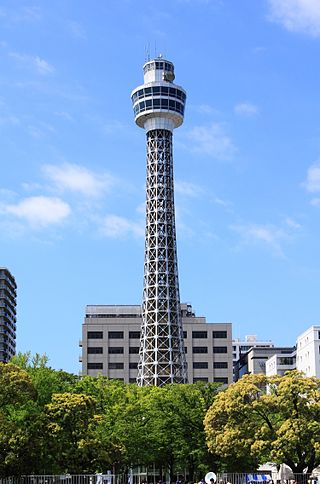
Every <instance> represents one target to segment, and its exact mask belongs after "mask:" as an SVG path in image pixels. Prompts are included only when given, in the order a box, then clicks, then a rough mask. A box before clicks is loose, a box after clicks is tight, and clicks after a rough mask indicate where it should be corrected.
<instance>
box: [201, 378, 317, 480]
mask: <svg viewBox="0 0 320 484" xmlns="http://www.w3.org/2000/svg"><path fill="white" fill-rule="evenodd" d="M205 431H206V435H207V443H208V447H209V449H210V451H211V452H214V453H216V454H218V455H219V457H220V458H221V463H222V465H224V466H228V469H229V470H231V468H232V469H234V470H237V471H248V470H251V469H256V468H257V466H258V465H259V464H261V463H264V462H267V461H272V462H275V463H277V464H281V463H285V464H287V465H289V466H290V467H291V469H292V470H293V471H294V472H296V473H300V472H302V471H303V470H304V469H306V468H307V469H308V471H309V472H311V471H312V469H313V468H314V467H316V466H317V465H319V464H320V380H319V379H317V378H306V377H305V376H304V375H303V374H301V373H299V372H297V371H290V372H287V373H286V374H285V376H283V377H280V376H274V377H269V378H268V377H266V376H264V375H245V376H244V377H243V378H241V380H239V381H238V382H237V383H234V384H232V385H230V386H229V388H227V389H226V390H225V391H224V392H221V393H219V394H218V395H217V397H216V398H215V400H214V402H213V404H212V406H211V408H210V409H209V411H208V413H207V415H206V418H205Z"/></svg>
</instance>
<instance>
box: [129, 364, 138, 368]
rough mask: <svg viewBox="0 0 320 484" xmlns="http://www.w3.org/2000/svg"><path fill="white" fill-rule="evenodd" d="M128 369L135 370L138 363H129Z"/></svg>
mask: <svg viewBox="0 0 320 484" xmlns="http://www.w3.org/2000/svg"><path fill="white" fill-rule="evenodd" d="M129 368H130V370H136V369H137V368H138V363H133V362H132V363H129Z"/></svg>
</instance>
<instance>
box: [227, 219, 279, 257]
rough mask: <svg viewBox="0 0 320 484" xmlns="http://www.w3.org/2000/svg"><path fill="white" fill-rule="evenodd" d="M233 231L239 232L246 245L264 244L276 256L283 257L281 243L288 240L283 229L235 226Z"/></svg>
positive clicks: (268, 226)
mask: <svg viewBox="0 0 320 484" xmlns="http://www.w3.org/2000/svg"><path fill="white" fill-rule="evenodd" d="M231 229H232V230H234V231H235V232H237V233H238V234H239V235H240V236H241V238H242V242H243V243H245V244H246V245H250V244H257V243H260V244H263V245H264V246H266V247H268V248H269V249H271V250H272V252H274V253H275V254H276V255H278V256H283V251H282V247H281V243H282V241H283V240H284V239H286V238H287V235H286V233H285V232H284V231H283V229H281V228H279V227H275V226H273V225H254V224H249V225H233V226H231Z"/></svg>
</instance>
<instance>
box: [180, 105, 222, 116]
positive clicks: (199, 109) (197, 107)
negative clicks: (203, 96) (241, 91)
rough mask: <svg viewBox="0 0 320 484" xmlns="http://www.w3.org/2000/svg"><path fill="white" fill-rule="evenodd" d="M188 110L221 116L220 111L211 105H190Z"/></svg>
mask: <svg viewBox="0 0 320 484" xmlns="http://www.w3.org/2000/svg"><path fill="white" fill-rule="evenodd" d="M188 109H193V110H194V111H197V112H198V113H200V114H220V113H219V111H218V110H217V109H215V108H214V107H212V106H210V104H197V105H195V104H191V105H190V104H188Z"/></svg>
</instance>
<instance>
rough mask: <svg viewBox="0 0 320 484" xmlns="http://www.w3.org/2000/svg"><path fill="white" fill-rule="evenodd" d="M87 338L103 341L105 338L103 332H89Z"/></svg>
mask: <svg viewBox="0 0 320 484" xmlns="http://www.w3.org/2000/svg"><path fill="white" fill-rule="evenodd" d="M87 338H88V339H102V338H103V331H88V333H87Z"/></svg>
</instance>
